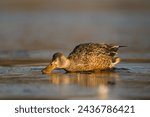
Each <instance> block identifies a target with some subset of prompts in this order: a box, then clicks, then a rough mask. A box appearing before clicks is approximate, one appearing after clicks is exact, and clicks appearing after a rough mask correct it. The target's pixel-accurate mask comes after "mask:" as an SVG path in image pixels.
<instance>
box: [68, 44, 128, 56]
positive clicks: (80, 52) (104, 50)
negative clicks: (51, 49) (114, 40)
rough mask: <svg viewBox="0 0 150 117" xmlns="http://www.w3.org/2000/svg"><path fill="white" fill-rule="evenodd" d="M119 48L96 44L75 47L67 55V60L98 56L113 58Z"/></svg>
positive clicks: (117, 46)
mask: <svg viewBox="0 0 150 117" xmlns="http://www.w3.org/2000/svg"><path fill="white" fill-rule="evenodd" d="M120 47H125V46H119V45H112V44H98V43H85V44H80V45H78V46H76V47H75V48H74V49H73V51H72V52H71V53H70V54H69V56H68V57H69V58H72V57H75V56H76V57H77V56H78V57H79V56H80V57H81V56H99V55H107V56H111V57H114V56H115V55H116V54H117V51H118V49H119V48H120Z"/></svg>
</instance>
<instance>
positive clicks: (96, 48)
mask: <svg viewBox="0 0 150 117" xmlns="http://www.w3.org/2000/svg"><path fill="white" fill-rule="evenodd" d="M119 47H122V46H118V45H110V44H98V43H84V44H80V45H78V46H76V47H75V48H74V50H73V51H72V52H71V53H70V54H69V56H68V57H65V56H64V55H63V54H62V53H55V54H54V55H53V58H52V62H51V64H50V65H49V66H47V67H46V68H45V69H43V70H42V72H43V73H50V72H51V71H52V69H54V68H63V69H65V70H66V71H69V72H78V71H93V70H105V69H109V68H112V67H114V66H115V65H116V64H117V63H119V62H120V58H118V57H116V54H117V50H118V48H119ZM52 63H53V64H52ZM52 66H53V67H52Z"/></svg>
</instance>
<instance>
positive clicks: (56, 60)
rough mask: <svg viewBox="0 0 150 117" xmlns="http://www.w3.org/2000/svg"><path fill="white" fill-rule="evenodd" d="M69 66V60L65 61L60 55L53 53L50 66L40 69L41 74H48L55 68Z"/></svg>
mask: <svg viewBox="0 0 150 117" xmlns="http://www.w3.org/2000/svg"><path fill="white" fill-rule="evenodd" d="M69 65H70V61H69V59H67V58H66V57H65V56H64V55H63V54H62V53H55V54H54V55H53V57H52V60H51V62H50V64H49V65H48V66H47V67H45V68H44V69H42V73H43V74H50V73H51V72H52V71H53V70H54V69H55V68H66V67H68V66H69Z"/></svg>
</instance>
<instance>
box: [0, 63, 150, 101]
mask: <svg viewBox="0 0 150 117" xmlns="http://www.w3.org/2000/svg"><path fill="white" fill-rule="evenodd" d="M43 67H45V64H42V63H37V64H33V65H32V64H26V65H13V66H1V67H0V99H150V92H149V90H150V63H121V64H119V65H118V66H117V67H116V70H115V71H103V72H98V73H65V71H63V70H60V69H58V70H54V71H53V73H52V74H51V75H43V74H41V69H42V68H43Z"/></svg>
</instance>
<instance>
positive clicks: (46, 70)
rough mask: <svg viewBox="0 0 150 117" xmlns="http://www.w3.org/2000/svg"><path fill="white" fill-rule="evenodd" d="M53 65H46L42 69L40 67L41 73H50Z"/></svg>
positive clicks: (53, 67)
mask: <svg viewBox="0 0 150 117" xmlns="http://www.w3.org/2000/svg"><path fill="white" fill-rule="evenodd" d="M55 68H56V67H55V65H51V64H50V65H48V66H47V67H45V68H44V69H42V73H43V74H50V73H51V72H52V71H53V70H54V69H55Z"/></svg>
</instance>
